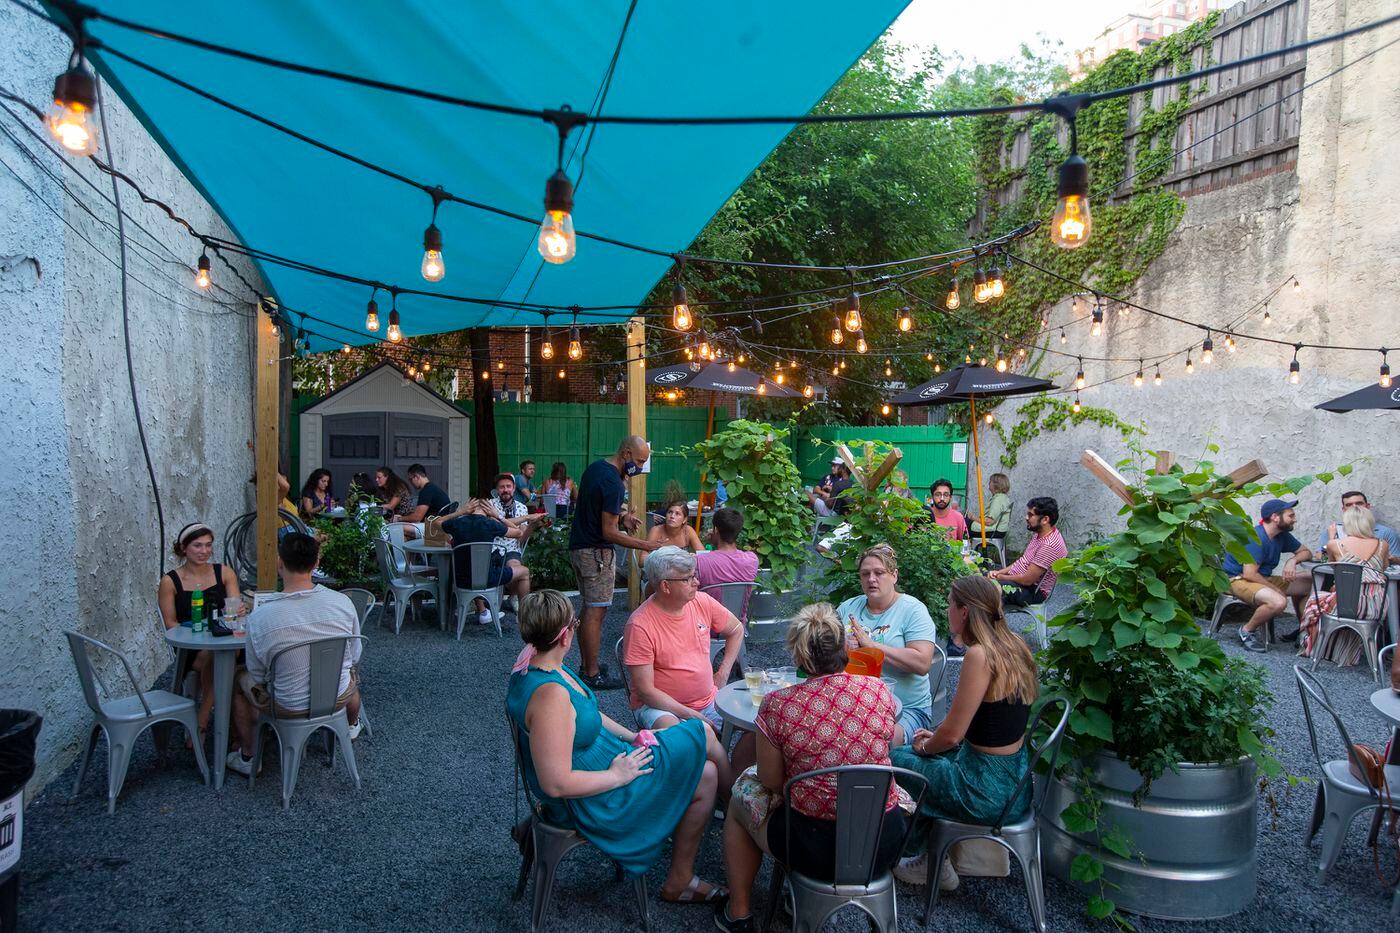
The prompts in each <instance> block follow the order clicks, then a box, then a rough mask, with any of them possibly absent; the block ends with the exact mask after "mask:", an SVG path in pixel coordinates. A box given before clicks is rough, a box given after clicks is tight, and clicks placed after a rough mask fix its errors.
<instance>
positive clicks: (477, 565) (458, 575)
mask: <svg viewBox="0 0 1400 933" xmlns="http://www.w3.org/2000/svg"><path fill="white" fill-rule="evenodd" d="M463 559H465V560H466V561H467V564H463V563H462V560H463ZM493 559H494V558H493V556H492V552H491V542H490V541H472V542H469V543H464V544H458V545H456V546H455V547H453V548H452V571H453V573H452V592H453V594H454V595H455V596H456V599H457V640H458V641H461V639H462V629H464V628H466V625H467V613H468V612H470V611H471V608H472V605H473V602H474V601H475V600H476V599H477V598H478V597H479V598H481V599H482V600H483V601H485V603H486V606H487V608H488V609H490V610H491V624H492V625H494V626H496V635H497V637H501V597H502V596H504V595H505V587H503V586H491V585H489V584H488V583H487V580H489V579H490V575H491V562H492V560H493ZM464 571H467V572H465V573H464ZM464 579H465V580H466V582H467V584H468V585H467V586H463V585H462V581H463V580H464Z"/></svg>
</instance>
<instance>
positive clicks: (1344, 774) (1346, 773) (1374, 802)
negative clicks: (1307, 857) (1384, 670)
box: [1293, 664, 1400, 882]
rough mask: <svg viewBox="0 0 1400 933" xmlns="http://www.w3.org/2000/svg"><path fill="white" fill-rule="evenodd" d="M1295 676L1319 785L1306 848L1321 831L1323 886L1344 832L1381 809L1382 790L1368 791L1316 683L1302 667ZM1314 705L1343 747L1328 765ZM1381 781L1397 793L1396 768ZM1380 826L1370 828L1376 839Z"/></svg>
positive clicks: (1343, 731)
mask: <svg viewBox="0 0 1400 933" xmlns="http://www.w3.org/2000/svg"><path fill="white" fill-rule="evenodd" d="M1293 673H1294V675H1295V676H1296V677H1297V679H1298V693H1299V695H1300V696H1302V698H1303V718H1304V719H1306V720H1307V723H1308V739H1309V740H1310V741H1311V742H1312V750H1313V758H1314V759H1315V760H1316V761H1317V767H1318V770H1319V771H1321V772H1322V780H1321V781H1319V782H1318V784H1317V798H1316V800H1315V801H1314V803H1313V813H1312V820H1311V821H1310V822H1309V824H1308V832H1307V835H1306V836H1305V837H1304V838H1303V844H1304V845H1311V844H1312V841H1313V837H1314V836H1316V835H1317V831H1318V829H1321V830H1322V852H1321V854H1320V855H1319V857H1318V862H1317V878H1318V881H1319V882H1321V881H1325V880H1327V873H1328V872H1329V871H1331V870H1332V866H1333V865H1334V864H1336V861H1337V856H1338V855H1340V854H1341V851H1342V843H1343V842H1345V841H1346V835H1347V830H1348V829H1349V828H1350V827H1351V823H1352V821H1353V820H1354V819H1356V816H1357V814H1359V813H1363V812H1365V811H1366V810H1374V809H1377V808H1379V807H1381V805H1382V804H1381V795H1380V788H1377V787H1373V786H1371V783H1370V781H1369V780H1367V778H1366V769H1365V768H1363V767H1361V763H1360V761H1358V760H1357V758H1356V753H1355V752H1354V751H1352V743H1351V736H1350V735H1349V734H1348V733H1347V727H1346V725H1345V724H1344V723H1343V722H1342V718H1341V717H1340V716H1339V715H1337V711H1336V709H1334V708H1333V706H1332V701H1331V699H1330V698H1329V697H1328V696H1327V691H1326V689H1324V688H1323V686H1322V684H1321V683H1319V682H1318V679H1317V677H1316V675H1314V674H1313V672H1312V671H1310V670H1307V669H1306V668H1304V667H1303V665H1302V664H1295V665H1293ZM1313 704H1316V705H1318V706H1320V707H1322V708H1323V709H1324V710H1326V711H1327V715H1328V716H1330V717H1332V724H1333V725H1334V726H1335V727H1336V729H1337V734H1338V736H1339V738H1340V739H1341V746H1342V748H1343V749H1345V750H1346V756H1345V757H1343V758H1338V759H1334V760H1332V761H1323V760H1322V750H1321V749H1320V748H1319V747H1318V744H1317V724H1316V723H1315V722H1314V721H1313V709H1312V707H1313ZM1352 766H1355V767H1356V770H1357V772H1358V773H1360V774H1361V775H1362V777H1361V778H1360V779H1359V780H1358V779H1357V777H1356V775H1354V774H1352V770H1351V769H1352ZM1385 781H1386V784H1388V785H1389V786H1390V788H1391V790H1392V791H1394V790H1400V766H1397V765H1386V766H1385ZM1377 828H1378V824H1376V825H1373V826H1372V832H1373V833H1374V832H1375V831H1376V829H1377Z"/></svg>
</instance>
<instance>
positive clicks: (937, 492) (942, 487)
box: [928, 479, 967, 541]
mask: <svg viewBox="0 0 1400 933" xmlns="http://www.w3.org/2000/svg"><path fill="white" fill-rule="evenodd" d="M928 491H929V494H930V495H931V496H933V503H932V505H931V506H930V510H931V511H932V512H933V520H934V522H935V523H937V524H938V525H941V526H942V527H944V528H947V529H948V537H950V538H952V539H953V540H954V541H962V540H963V539H965V538H966V537H967V519H965V518H963V515H962V513H961V512H959V511H958V510H957V509H956V508H954V507H953V483H952V481H950V480H946V479H938V480H934V481H933V485H932V486H930V487H929V490H928Z"/></svg>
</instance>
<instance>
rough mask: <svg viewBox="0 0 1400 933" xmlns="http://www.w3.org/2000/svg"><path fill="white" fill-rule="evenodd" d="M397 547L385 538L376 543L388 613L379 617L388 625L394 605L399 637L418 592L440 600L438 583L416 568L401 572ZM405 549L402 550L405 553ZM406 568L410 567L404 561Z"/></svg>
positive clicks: (376, 553)
mask: <svg viewBox="0 0 1400 933" xmlns="http://www.w3.org/2000/svg"><path fill="white" fill-rule="evenodd" d="M394 549H395V548H394V545H393V544H391V543H390V542H389V541H387V540H385V539H384V538H379V539H376V540H375V542H374V554H375V557H376V558H377V559H378V561H379V572H380V574H381V575H382V576H383V577H384V610H385V611H384V612H381V613H380V615H379V624H380V625H383V624H384V618H385V616H387V615H388V608H389V604H390V603H393V605H394V634H395V635H397V634H399V631H400V630H401V629H402V628H403V617H404V613H405V612H407V611H408V609H409V607H410V606H411V605H412V604H413V596H414V594H415V593H426V594H428V595H429V596H433V597H436V596H437V591H438V585H437V580H435V579H433V578H431V577H425V576H421V575H419V574H418V572H417V571H416V569H415V568H413V567H412V566H408V568H407V569H406V570H403V571H400V570H399V569H398V567H399V564H398V563H396V561H395V555H394ZM402 550H403V549H402V548H399V551H400V552H402ZM402 563H403V564H404V565H407V564H408V561H407V560H403V562H402Z"/></svg>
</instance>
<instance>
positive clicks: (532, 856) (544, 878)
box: [506, 712, 651, 933]
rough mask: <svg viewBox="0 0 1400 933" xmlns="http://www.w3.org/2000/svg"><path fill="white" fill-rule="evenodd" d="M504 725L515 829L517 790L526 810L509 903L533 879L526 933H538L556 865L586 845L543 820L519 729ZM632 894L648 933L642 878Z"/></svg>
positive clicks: (634, 882)
mask: <svg viewBox="0 0 1400 933" xmlns="http://www.w3.org/2000/svg"><path fill="white" fill-rule="evenodd" d="M506 725H507V727H508V728H509V729H510V741H511V745H512V746H513V748H514V749H515V792H516V796H515V805H516V808H515V815H516V826H517V827H519V826H522V823H521V820H520V819H519V817H520V789H521V788H522V787H523V788H524V789H525V800H526V802H527V803H528V804H529V807H530V816H529V821H528V823H525V824H523V826H524V832H523V833H522V834H521V836H519V837H518V838H517V841H518V842H519V844H520V877H519V879H518V880H517V882H516V885H515V894H514V897H513V898H512V899H513V900H517V901H518V900H520V899H521V898H522V897H524V896H525V886H526V885H527V884H529V882H530V879H531V878H532V877H533V878H534V880H535V897H534V903H533V906H532V907H531V910H530V933H540V931H541V930H543V929H544V925H545V921H546V920H547V919H548V918H549V905H550V901H552V900H553V899H554V877H555V875H556V874H557V872H558V870H559V863H560V862H562V861H563V860H564V856H566V855H568V854H569V853H570V852H572V851H573V850H574V849H577V848H578V847H579V846H583V845H587V844H588V840H587V839H585V838H584V837H583V835H582V834H581V833H579V832H578V831H577V830H574V829H566V828H565V827H563V826H558V825H556V824H554V823H551V822H549V820H547V819H545V816H544V807H543V806H542V805H541V804H540V803H539V802H538V801H537V800H535V794H534V791H532V790H531V789H530V782H529V781H528V780H527V779H526V777H525V743H523V742H521V740H520V732H521V730H520V727H519V726H518V725H516V722H515V720H514V719H511V718H510V713H509V712H507V713H506ZM617 880H619V881H621V880H622V866H621V865H618V866H617ZM632 892H633V894H634V895H635V896H636V898H637V911H638V913H640V914H641V918H642V929H643V930H645V931H647V933H651V920H650V918H649V916H648V914H647V880H646V876H645V875H642V876H638V877H636V878H633V879H632Z"/></svg>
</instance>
